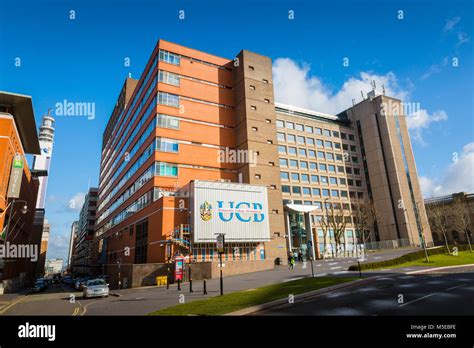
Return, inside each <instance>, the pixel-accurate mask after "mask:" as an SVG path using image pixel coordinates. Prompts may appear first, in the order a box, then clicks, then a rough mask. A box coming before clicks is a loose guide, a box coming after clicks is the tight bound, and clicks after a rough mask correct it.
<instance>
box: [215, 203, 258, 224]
mask: <svg viewBox="0 0 474 348" xmlns="http://www.w3.org/2000/svg"><path fill="white" fill-rule="evenodd" d="M217 212H218V216H219V219H220V220H222V221H224V222H229V221H233V220H234V219H237V220H238V221H241V222H262V221H263V220H264V219H265V214H264V213H263V206H262V204H261V203H257V202H253V203H250V202H233V201H228V202H227V203H224V201H217Z"/></svg>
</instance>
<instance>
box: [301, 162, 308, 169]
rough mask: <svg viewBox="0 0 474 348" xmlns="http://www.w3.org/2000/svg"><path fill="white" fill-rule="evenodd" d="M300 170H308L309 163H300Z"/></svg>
mask: <svg viewBox="0 0 474 348" xmlns="http://www.w3.org/2000/svg"><path fill="white" fill-rule="evenodd" d="M300 168H301V169H308V162H306V161H300Z"/></svg>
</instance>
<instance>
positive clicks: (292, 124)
mask: <svg viewBox="0 0 474 348" xmlns="http://www.w3.org/2000/svg"><path fill="white" fill-rule="evenodd" d="M286 128H288V129H295V124H294V123H293V122H286Z"/></svg>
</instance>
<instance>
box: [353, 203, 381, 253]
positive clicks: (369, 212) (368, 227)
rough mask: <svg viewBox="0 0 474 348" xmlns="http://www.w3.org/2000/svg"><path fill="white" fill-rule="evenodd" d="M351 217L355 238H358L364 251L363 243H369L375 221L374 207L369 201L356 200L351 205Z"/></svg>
mask: <svg viewBox="0 0 474 348" xmlns="http://www.w3.org/2000/svg"><path fill="white" fill-rule="evenodd" d="M352 216H353V217H354V227H355V230H356V236H357V238H360V240H361V241H362V244H363V245H364V249H365V243H367V242H368V241H369V239H370V236H371V235H372V232H373V230H374V227H375V223H376V221H377V214H376V211H375V206H374V204H373V203H372V202H370V201H369V200H362V199H357V200H356V201H354V202H353V203H352Z"/></svg>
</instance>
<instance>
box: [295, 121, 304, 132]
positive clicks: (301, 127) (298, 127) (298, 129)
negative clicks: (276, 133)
mask: <svg viewBox="0 0 474 348" xmlns="http://www.w3.org/2000/svg"><path fill="white" fill-rule="evenodd" d="M303 129H304V128H303V125H302V124H298V123H297V124H296V130H297V131H298V132H302V131H303Z"/></svg>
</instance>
